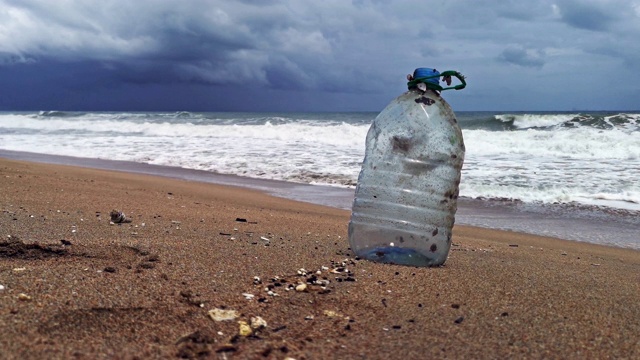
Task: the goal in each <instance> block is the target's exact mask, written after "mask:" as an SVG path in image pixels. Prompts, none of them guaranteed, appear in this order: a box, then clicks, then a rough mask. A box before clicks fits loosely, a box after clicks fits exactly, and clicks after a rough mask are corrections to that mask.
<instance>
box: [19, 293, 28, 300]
mask: <svg viewBox="0 0 640 360" xmlns="http://www.w3.org/2000/svg"><path fill="white" fill-rule="evenodd" d="M18 300H21V301H31V296H29V295H27V294H25V293H20V294H18Z"/></svg>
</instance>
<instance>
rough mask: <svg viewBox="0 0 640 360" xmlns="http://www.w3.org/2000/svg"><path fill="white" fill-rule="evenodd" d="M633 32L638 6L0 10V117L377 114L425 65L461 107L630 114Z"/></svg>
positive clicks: (196, 1)
mask: <svg viewBox="0 0 640 360" xmlns="http://www.w3.org/2000/svg"><path fill="white" fill-rule="evenodd" d="M639 37H640V1H604V0H602V1H595V0H591V1H545V0H539V1H531V2H521V1H498V0H481V1H474V2H468V1H461V0H449V1H417V0H416V1H393V2H381V1H373V0H372V1H366V0H361V1H345V0H329V1H321V2H301V1H295V0H282V1H278V0H272V1H222V0H219V1H213V0H211V1H207V0H191V1H180V2H177V1H163V0H138V1H130V0H129V1H122V0H112V1H100V2H88V1H80V0H75V1H74V0H69V1H64V2H51V1H46V0H21V1H17V0H0V78H1V79H2V81H1V84H0V91H2V93H3V96H2V97H0V110H5V111H6V110H22V109H25V110H33V109H38V110H48V109H60V110H145V111H150V110H159V111H160V110H194V111H207V110H208V111H226V110H234V111H287V110H288V111H342V110H372V111H376V110H380V109H381V108H382V107H384V106H385V105H386V104H387V103H388V101H389V100H391V99H392V98H394V97H395V96H397V95H398V94H399V93H401V92H402V91H404V89H405V86H406V85H405V83H406V81H405V80H404V77H405V75H406V74H407V73H410V72H412V71H413V69H414V68H416V67H423V66H426V67H435V68H437V69H439V70H449V69H453V70H458V71H460V72H462V73H463V74H465V75H466V76H467V80H468V84H469V85H468V88H467V89H465V90H463V91H460V92H454V93H452V94H450V95H449V94H448V95H446V96H447V99H448V100H450V103H452V105H454V107H456V108H461V109H463V110H502V109H504V110H564V109H572V108H583V109H637V108H640V105H639V104H638V101H637V99H638V98H639V97H640V90H639V89H638V87H637V86H635V83H636V82H637V81H638V80H639V79H638V78H639V75H638V74H639V72H638V70H639V68H640V65H639V64H640V44H638V41H637V40H636V39H638V38H639ZM612 82H613V83H616V84H618V86H616V87H615V88H614V87H612V88H610V89H608V91H607V92H606V93H604V94H603V92H602V91H601V90H600V89H598V86H601V85H602V84H604V83H612ZM549 84H554V86H552V87H550V86H549ZM576 85H578V86H576ZM524 89H526V90H524Z"/></svg>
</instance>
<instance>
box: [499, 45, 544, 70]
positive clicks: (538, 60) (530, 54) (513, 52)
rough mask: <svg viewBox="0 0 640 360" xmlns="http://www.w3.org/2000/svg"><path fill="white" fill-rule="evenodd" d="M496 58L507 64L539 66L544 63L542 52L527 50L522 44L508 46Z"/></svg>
mask: <svg viewBox="0 0 640 360" xmlns="http://www.w3.org/2000/svg"><path fill="white" fill-rule="evenodd" d="M498 59H499V60H501V61H504V62H507V63H509V64H514V65H519V66H525V67H534V68H541V67H542V66H543V65H544V52H543V51H541V50H528V49H525V48H523V47H522V46H510V47H508V48H506V49H504V50H503V51H502V53H501V54H500V56H498Z"/></svg>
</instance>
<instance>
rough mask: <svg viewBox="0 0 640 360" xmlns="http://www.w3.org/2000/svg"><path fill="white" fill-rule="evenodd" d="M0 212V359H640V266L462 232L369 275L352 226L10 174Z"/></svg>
mask: <svg viewBox="0 0 640 360" xmlns="http://www.w3.org/2000/svg"><path fill="white" fill-rule="evenodd" d="M114 209H115V210H119V211H122V212H124V214H126V216H127V217H128V218H129V219H130V220H131V221H130V222H125V223H116V224H114V223H112V222H111V221H110V220H111V218H110V212H111V211H112V210H114ZM0 211H1V212H0V326H1V328H2V333H3V334H2V336H1V337H0V349H2V350H1V353H0V358H3V359H69V358H75V359H103V358H110V359H154V358H158V359H166V358H207V359H256V358H257V359H261V358H264V359H285V358H292V359H298V360H299V359H429V358H451V359H462V358H465V359H481V358H545V359H552V358H562V359H637V358H639V357H640V342H639V340H638V334H640V322H639V321H638V319H639V318H640V301H638V299H639V298H640V251H637V250H631V249H622V248H615V247H607V246H601V245H594V244H587V243H580V242H574V241H566V240H560V239H554V238H545V237H540V236H533V235H524V234H519V233H514V232H506V231H497V230H489V229H481V228H475V227H469V226H456V227H455V228H454V237H453V247H452V251H451V252H450V256H449V259H448V261H447V262H446V264H445V266H443V267H439V268H411V267H402V266H395V265H385V264H376V263H371V262H367V261H362V260H358V259H354V257H353V256H352V254H351V252H350V251H349V248H348V242H347V238H346V235H347V234H346V232H347V223H348V221H349V211H347V210H341V209H336V208H331V207H324V206H320V205H312V204H308V203H302V202H296V201H292V200H286V199H281V198H276V197H272V196H269V195H266V194H264V193H261V192H259V191H253V190H247V189H244V188H237V187H232V186H221V185H215V184H208V183H200V182H194V181H184V180H177V179H170V178H165V177H157V176H148V175H140V174H131V173H125V172H117V171H105V170H95V169H86V168H80V167H72V166H63V165H48V164H37V163H30V162H23V161H14V160H6V159H0ZM611 236H615V234H611ZM216 309H217V310H216ZM232 310H233V311H232ZM221 315H228V318H230V319H229V320H221V319H220V316H221Z"/></svg>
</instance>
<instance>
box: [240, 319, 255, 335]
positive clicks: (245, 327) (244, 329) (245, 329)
mask: <svg viewBox="0 0 640 360" xmlns="http://www.w3.org/2000/svg"><path fill="white" fill-rule="evenodd" d="M238 325H239V329H238V335H240V336H249V335H251V334H253V330H251V326H249V324H247V322H246V321H238Z"/></svg>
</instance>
